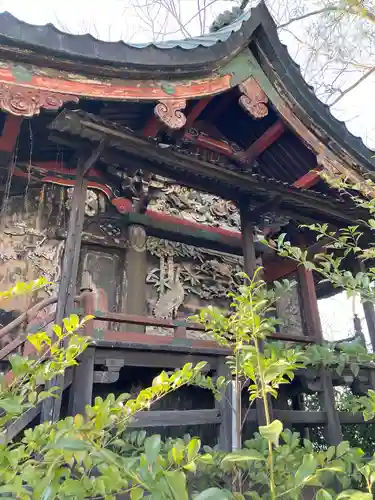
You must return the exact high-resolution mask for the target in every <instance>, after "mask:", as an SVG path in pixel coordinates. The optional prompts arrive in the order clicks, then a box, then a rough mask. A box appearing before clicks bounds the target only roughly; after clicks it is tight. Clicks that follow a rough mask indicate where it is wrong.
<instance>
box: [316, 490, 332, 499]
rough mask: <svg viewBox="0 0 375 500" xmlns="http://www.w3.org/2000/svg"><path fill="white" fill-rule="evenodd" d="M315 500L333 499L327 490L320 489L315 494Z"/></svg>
mask: <svg viewBox="0 0 375 500" xmlns="http://www.w3.org/2000/svg"><path fill="white" fill-rule="evenodd" d="M315 500H333V497H332V495H331V494H330V493H329V492H328V491H327V490H323V489H321V490H319V491H318V492H317V494H316V497H315Z"/></svg>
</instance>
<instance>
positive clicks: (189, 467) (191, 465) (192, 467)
mask: <svg viewBox="0 0 375 500" xmlns="http://www.w3.org/2000/svg"><path fill="white" fill-rule="evenodd" d="M184 469H185V470H188V471H189V472H193V474H195V473H196V472H197V466H196V465H195V462H190V463H188V464H186V465H184Z"/></svg>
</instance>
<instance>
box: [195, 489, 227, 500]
mask: <svg viewBox="0 0 375 500" xmlns="http://www.w3.org/2000/svg"><path fill="white" fill-rule="evenodd" d="M229 495H230V494H229V492H228V491H226V490H220V489H219V488H208V490H204V491H202V492H201V493H199V495H197V496H196V497H194V500H229V499H230V498H231V496H232V495H230V496H229Z"/></svg>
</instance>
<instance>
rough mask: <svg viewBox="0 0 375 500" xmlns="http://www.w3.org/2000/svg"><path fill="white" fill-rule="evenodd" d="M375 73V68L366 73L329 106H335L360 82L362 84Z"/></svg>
mask: <svg viewBox="0 0 375 500" xmlns="http://www.w3.org/2000/svg"><path fill="white" fill-rule="evenodd" d="M374 72H375V66H374V67H372V68H371V69H370V70H368V71H366V73H364V74H363V75H362V76H361V78H359V79H358V80H357V81H356V82H354V83H353V85H350V87H348V88H347V89H345V90H344V91H343V92H341V94H340V95H339V96H338V97H337V98H336V99H335V100H334V101H333V102H331V103H330V106H334V105H335V104H337V103H338V102H339V101H341V99H342V98H343V97H345V96H346V95H347V94H349V92H351V91H352V90H354V89H355V88H356V87H358V85H360V84H361V83H362V82H364V81H365V80H366V79H367V78H368V77H369V76H371V75H372V74H373V73H374Z"/></svg>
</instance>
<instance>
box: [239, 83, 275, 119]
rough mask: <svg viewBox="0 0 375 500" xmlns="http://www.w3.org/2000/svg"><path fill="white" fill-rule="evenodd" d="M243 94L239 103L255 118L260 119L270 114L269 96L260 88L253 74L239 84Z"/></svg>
mask: <svg viewBox="0 0 375 500" xmlns="http://www.w3.org/2000/svg"><path fill="white" fill-rule="evenodd" d="M239 89H240V91H241V92H242V94H243V95H241V97H240V98H239V104H240V105H241V106H242V108H243V109H244V110H245V111H247V112H248V113H249V114H250V115H251V116H252V117H253V118H256V119H260V118H264V117H265V116H267V115H268V107H267V103H268V97H267V96H266V94H265V93H264V92H263V90H262V89H261V88H260V86H259V84H258V82H257V81H256V80H255V78H253V77H252V76H251V77H250V78H248V79H247V80H245V81H244V82H243V83H241V84H240V85H239Z"/></svg>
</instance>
